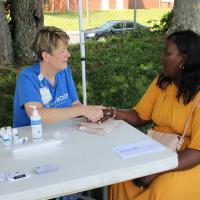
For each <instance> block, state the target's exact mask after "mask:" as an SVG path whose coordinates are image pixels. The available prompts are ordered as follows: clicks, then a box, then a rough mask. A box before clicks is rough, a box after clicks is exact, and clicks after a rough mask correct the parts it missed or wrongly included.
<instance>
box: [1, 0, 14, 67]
mask: <svg viewBox="0 0 200 200" xmlns="http://www.w3.org/2000/svg"><path fill="white" fill-rule="evenodd" d="M0 30H1V31H0V65H3V66H7V65H11V64H12V63H13V49H12V40H11V34H10V30H9V26H8V23H7V21H6V19H5V8H4V0H0Z"/></svg>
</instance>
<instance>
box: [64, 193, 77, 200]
mask: <svg viewBox="0 0 200 200" xmlns="http://www.w3.org/2000/svg"><path fill="white" fill-rule="evenodd" d="M61 199H62V200H77V196H76V195H75V194H72V195H67V196H64V197H61Z"/></svg>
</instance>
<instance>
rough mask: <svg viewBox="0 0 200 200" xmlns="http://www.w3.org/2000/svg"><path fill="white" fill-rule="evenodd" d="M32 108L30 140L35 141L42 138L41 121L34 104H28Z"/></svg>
mask: <svg viewBox="0 0 200 200" xmlns="http://www.w3.org/2000/svg"><path fill="white" fill-rule="evenodd" d="M30 107H31V108H33V113H32V116H31V117H30V118H31V130H32V140H33V141H34V142H35V141H41V140H42V122H41V116H40V115H39V113H38V110H37V109H36V106H30Z"/></svg>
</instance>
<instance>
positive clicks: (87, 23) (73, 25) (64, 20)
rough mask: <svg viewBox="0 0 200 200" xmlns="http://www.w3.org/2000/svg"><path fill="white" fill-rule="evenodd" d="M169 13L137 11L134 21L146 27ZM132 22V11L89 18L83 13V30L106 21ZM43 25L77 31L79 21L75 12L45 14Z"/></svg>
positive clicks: (102, 14)
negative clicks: (124, 20)
mask: <svg viewBox="0 0 200 200" xmlns="http://www.w3.org/2000/svg"><path fill="white" fill-rule="evenodd" d="M168 11H170V9H166V8H165V9H137V11H136V21H137V22H138V23H140V24H143V25H146V26H152V25H153V24H154V23H156V22H157V23H158V22H159V20H160V19H161V17H162V16H163V15H164V14H165V13H167V12H168ZM122 19H129V20H134V10H131V9H127V10H109V11H91V12H90V14H89V17H87V13H86V12H84V18H83V22H84V29H87V28H92V27H96V26H99V25H101V24H103V23H104V22H105V21H107V20H122ZM44 24H45V25H48V26H57V27H60V28H62V29H63V30H66V31H78V30H79V20H78V13H77V12H69V13H45V14H44Z"/></svg>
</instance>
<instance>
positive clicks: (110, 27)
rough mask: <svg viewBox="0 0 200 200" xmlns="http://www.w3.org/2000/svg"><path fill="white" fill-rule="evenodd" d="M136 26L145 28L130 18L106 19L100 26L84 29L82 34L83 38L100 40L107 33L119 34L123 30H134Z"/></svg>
mask: <svg viewBox="0 0 200 200" xmlns="http://www.w3.org/2000/svg"><path fill="white" fill-rule="evenodd" d="M137 28H142V29H147V27H145V26H143V25H141V24H138V23H135V22H134V21H131V20H112V21H107V22H106V23H105V24H103V25H102V26H100V27H97V28H93V29H87V30H85V32H84V35H85V39H100V40H101V39H105V37H106V36H108V35H114V34H119V33H122V32H124V31H136V29H137Z"/></svg>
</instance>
